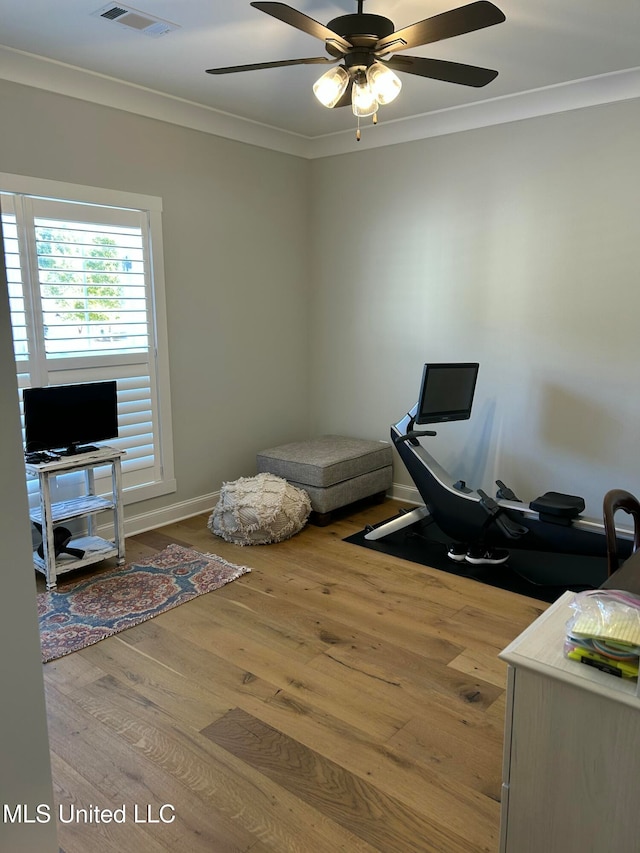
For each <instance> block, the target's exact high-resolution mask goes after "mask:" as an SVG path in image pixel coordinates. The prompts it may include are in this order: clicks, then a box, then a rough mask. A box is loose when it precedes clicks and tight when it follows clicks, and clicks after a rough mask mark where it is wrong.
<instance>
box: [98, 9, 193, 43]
mask: <svg viewBox="0 0 640 853" xmlns="http://www.w3.org/2000/svg"><path fill="white" fill-rule="evenodd" d="M92 15H93V16H94V17H98V18H104V19H105V21H113V23H114V24H119V25H120V26H121V27H127V28H128V29H130V30H137V31H138V32H139V33H144V35H146V36H154V37H155V38H157V37H158V36H164V35H166V34H167V33H170V32H172V31H173V30H179V29H180V27H179V26H178V24H170V23H169V21H163V20H162V19H161V18H155V17H154V16H153V15H148V14H147V13H146V12H140V11H139V10H138V9H132V8H131V7H127V8H125V7H124V6H119V5H117V4H116V3H109V5H108V6H103V7H102V8H101V9H98V10H97V12H92Z"/></svg>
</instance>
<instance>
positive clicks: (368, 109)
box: [351, 74, 378, 118]
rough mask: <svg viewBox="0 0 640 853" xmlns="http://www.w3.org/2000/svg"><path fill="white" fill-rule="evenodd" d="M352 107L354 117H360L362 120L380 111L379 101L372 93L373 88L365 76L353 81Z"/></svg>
mask: <svg viewBox="0 0 640 853" xmlns="http://www.w3.org/2000/svg"><path fill="white" fill-rule="evenodd" d="M351 107H352V109H353V114H354V116H360V118H363V117H364V116H372V115H373V114H374V113H376V112H377V111H378V101H377V100H376V96H375V95H374V94H373V92H372V91H371V87H370V86H369V84H368V83H367V78H366V77H365V75H364V74H363V75H362V76H358V77H356V79H355V80H354V81H353V87H352V89H351Z"/></svg>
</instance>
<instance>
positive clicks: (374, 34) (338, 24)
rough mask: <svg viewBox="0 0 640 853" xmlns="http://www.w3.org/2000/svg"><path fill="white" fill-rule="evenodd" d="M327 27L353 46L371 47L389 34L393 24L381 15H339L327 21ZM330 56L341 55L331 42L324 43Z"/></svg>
mask: <svg viewBox="0 0 640 853" xmlns="http://www.w3.org/2000/svg"><path fill="white" fill-rule="evenodd" d="M327 28H328V29H330V30H332V31H333V32H334V33H337V34H338V35H339V36H342V37H343V38H345V39H346V40H347V41H348V42H350V43H351V44H352V45H353V46H354V47H364V48H372V47H374V45H375V44H376V43H377V42H378V41H380V39H382V38H385V37H386V36H390V35H391V33H392V32H393V31H394V29H395V26H394V23H393V21H390V20H389V18H383V17H382V15H367V14H364V13H363V14H361V15H341V16H340V17H339V18H334V19H333V20H332V21H329V23H328V24H327ZM326 48H327V52H328V53H330V54H331V55H332V56H341V55H342V52H341V51H339V50H337V49H336V48H335V47H333V45H332V44H331V43H329V44H327V45H326Z"/></svg>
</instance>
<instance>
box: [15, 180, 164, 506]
mask: <svg viewBox="0 0 640 853" xmlns="http://www.w3.org/2000/svg"><path fill="white" fill-rule="evenodd" d="M0 206H1V208H2V225H3V231H4V251H5V262H6V267H7V282H8V287H9V303H10V310H11V323H12V329H13V341H14V353H15V359H16V372H17V376H18V387H19V390H20V399H21V405H22V391H23V389H24V388H28V387H36V386H42V385H66V384H71V383H76V382H96V381H102V380H107V379H115V380H116V381H117V387H118V427H119V437H118V438H117V439H114V440H112V441H110V442H109V443H110V444H112V445H113V446H115V447H119V448H120V449H122V450H124V451H125V452H126V455H125V456H124V457H123V462H122V475H123V489H124V496H125V502H127V503H129V502H132V501H135V500H143V499H146V498H148V497H152V496H155V495H158V494H164V493H167V492H170V491H174V490H175V482H174V480H173V452H172V445H171V418H170V408H169V394H168V391H169V388H168V359H167V342H166V324H165V318H164V287H163V275H162V246H161V222H160V212H161V202H160V199H156V198H153V197H148V196H136V195H133V194H130V193H116V192H111V191H105V190H97V189H93V188H83V187H73V186H68V185H65V184H59V183H57V182H51V181H40V180H37V179H30V178H23V177H19V176H11V175H2V174H0Z"/></svg>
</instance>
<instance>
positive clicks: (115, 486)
mask: <svg viewBox="0 0 640 853" xmlns="http://www.w3.org/2000/svg"><path fill="white" fill-rule="evenodd" d="M123 455H124V452H123V451H121V450H115V449H114V448H112V447H101V448H99V449H97V450H94V451H89V452H87V453H78V454H76V455H75V456H63V457H61V458H60V459H56V460H54V461H50V462H40V463H27V464H26V469H27V473H29V474H33V475H34V476H37V477H38V480H39V488H40V503H39V506H38V507H37V508H34V509H33V510H31V511H30V517H31V520H32V521H33V522H35V523H36V524H39V525H41V526H42V550H43V554H42V557H41V556H39V555H38V553H37V551H34V554H33V561H34V565H35V567H36V568H37V569H38V570H39V571H41V572H42V573H43V574H44V575H45V578H46V583H47V589H55V586H56V583H57V578H58V575H60V574H62V573H63V572H67V571H70V570H71V569H78V568H80V567H82V566H88V565H90V564H92V563H97V562H99V561H101V560H105V559H107V557H116V558H117V562H118V565H121V564H122V563H124V521H123V514H122V485H121V464H120V460H121V457H122V456H123ZM105 465H108V466H110V468H111V494H110V495H107V496H101V495H96V493H95V491H96V490H95V476H94V470H95V468H98V467H101V466H105ZM71 471H81V472H83V473H84V483H85V489H84V494H83V495H82V496H81V497H78V498H73V499H71V500H66V501H58V502H55V503H52V502H51V487H52V480H54V479H55V478H56V477H57V476H58V475H60V474H68V473H69V472H71ZM106 510H112V511H113V528H114V537H113V539H112V540H109V539H103V538H101V537H100V536H97V535H95V519H96V515H97V514H98V513H101V512H104V511H106ZM78 518H86V520H87V535H86V536H77V537H75V538H73V539H72V540H71V541H70V542H69V543H68V547H69V548H75V549H79V550H81V551H83V552H84V555H83V556H82V557H79V556H76V557H73V556H70V555H68V554H65V553H61V554H59V555H58V556H57V558H56V556H55V548H54V528H55V527H56V526H57V525H63V524H64V522H65V521H71V520H72V519H78Z"/></svg>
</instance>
